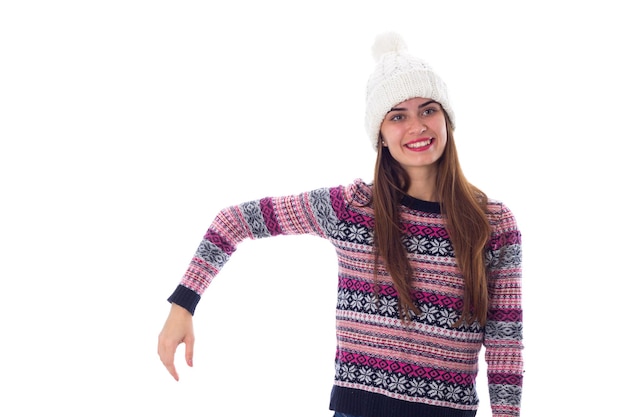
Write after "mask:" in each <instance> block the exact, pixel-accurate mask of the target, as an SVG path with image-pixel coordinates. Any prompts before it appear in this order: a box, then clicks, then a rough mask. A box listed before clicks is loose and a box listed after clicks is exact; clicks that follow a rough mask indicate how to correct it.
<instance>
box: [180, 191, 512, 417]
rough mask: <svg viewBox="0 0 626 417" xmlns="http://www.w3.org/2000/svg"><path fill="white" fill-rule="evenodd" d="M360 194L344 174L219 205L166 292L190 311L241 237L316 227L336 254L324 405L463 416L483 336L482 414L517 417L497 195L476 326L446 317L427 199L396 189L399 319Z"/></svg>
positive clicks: (506, 227)
mask: <svg viewBox="0 0 626 417" xmlns="http://www.w3.org/2000/svg"><path fill="white" fill-rule="evenodd" d="M371 195H372V189H371V185H370V184H365V183H364V182H363V181H361V180H356V181H354V182H353V183H352V184H350V185H349V186H345V187H344V186H339V187H333V188H322V189H318V190H314V191H311V192H305V193H302V194H299V195H294V196H286V197H272V198H264V199H260V200H257V201H250V202H247V203H243V204H240V205H237V206H233V207H229V208H226V209H224V210H222V211H221V212H220V213H219V214H218V215H217V217H216V218H215V220H214V221H213V222H212V224H211V226H210V227H209V229H208V231H207V233H206V235H205V236H204V239H203V240H202V242H201V243H200V245H199V247H198V250H197V252H196V254H195V256H194V257H193V259H192V261H191V263H190V265H189V268H188V270H187V271H186V273H185V275H184V277H183V278H182V281H181V283H180V285H179V286H178V287H177V288H176V290H175V291H174V293H173V294H172V295H171V296H170V298H169V301H170V302H174V303H176V304H179V305H182V306H183V307H185V308H187V309H188V310H189V311H191V312H192V313H193V312H194V311H195V308H196V304H197V303H198V301H199V300H200V297H201V295H202V293H203V292H204V291H205V290H206V289H207V287H208V286H209V284H210V283H211V281H212V280H213V278H214V277H215V276H216V275H217V274H218V272H219V271H220V270H221V268H222V267H223V266H224V264H225V263H226V262H227V261H229V259H230V258H231V257H232V256H233V254H234V252H235V250H236V248H237V245H238V244H239V243H240V242H241V241H243V240H244V239H247V238H252V239H257V238H265V237H271V236H277V235H299V234H309V235H314V236H319V237H320V238H323V239H326V240H327V241H329V242H330V243H331V244H332V245H333V246H334V247H335V249H336V253H337V257H338V278H337V279H338V281H337V282H338V292H337V306H336V317H337V323H336V332H337V350H336V358H335V371H336V373H335V382H334V386H333V390H332V394H331V400H330V408H331V409H333V410H335V411H338V412H343V413H347V414H352V415H358V416H362V417H380V416H383V415H393V416H394V417H414V416H417V415H419V416H423V417H470V416H474V415H475V413H476V410H477V408H478V397H477V392H476V387H475V383H476V375H477V373H478V359H479V352H480V350H481V349H482V346H483V345H484V346H485V349H486V350H485V359H486V362H487V378H488V385H489V393H490V398H491V407H492V411H493V416H497V417H505V416H506V417H512V416H518V415H519V408H520V398H521V391H522V372H523V371H522V355H521V352H522V310H521V237H520V233H519V231H518V229H517V226H516V222H515V218H514V217H513V215H512V213H511V212H510V211H509V209H508V208H507V207H506V206H505V205H504V204H502V203H499V202H496V201H491V200H490V201H489V203H488V213H487V215H488V218H489V221H490V223H491V225H492V236H491V240H490V242H489V244H488V248H487V251H486V262H487V265H488V268H489V283H488V285H489V295H490V306H489V312H488V321H487V323H486V325H485V326H484V327H482V326H480V325H479V324H478V323H471V324H464V325H461V326H460V327H454V326H453V324H454V323H455V322H456V320H457V319H458V317H459V316H460V314H461V311H462V309H463V285H464V281H463V277H462V275H461V273H460V271H459V269H458V266H457V263H456V260H455V257H454V250H453V248H452V244H451V241H450V238H449V236H448V233H447V231H446V228H445V224H444V220H443V217H442V215H441V212H440V207H439V204H437V203H431V202H425V201H421V200H416V199H413V198H411V197H408V196H407V197H405V199H404V200H403V203H402V206H401V213H400V216H401V221H402V227H403V235H404V236H403V237H404V238H403V242H404V245H405V247H406V249H407V252H408V256H409V260H410V262H411V265H412V266H413V268H414V270H415V271H417V272H416V273H415V278H414V283H413V295H414V297H415V299H416V300H417V303H418V305H419V307H420V309H421V311H422V314H421V315H419V316H416V315H414V316H413V317H412V321H411V323H410V324H409V325H406V324H405V323H403V322H402V320H401V319H400V316H399V312H398V296H397V292H396V290H395V288H394V286H393V283H392V281H391V278H390V277H389V275H388V273H387V272H386V270H385V269H384V267H383V266H382V265H380V266H379V268H380V271H379V275H378V282H374V280H373V276H374V274H373V273H374V252H373V241H372V236H373V225H374V222H373V210H372V208H371V207H370V205H369V202H370V201H371ZM276 261H277V262H280V259H277V260H276ZM311 262H315V259H312V260H311ZM303 268H306V265H303ZM259 272H260V273H262V272H261V271H259ZM304 305H306V304H304ZM297 345H298V344H294V348H297ZM305 356H306V355H305V354H303V357H305ZM233 369H235V370H236V372H240V373H241V380H242V383H243V381H246V382H245V383H246V384H249V383H250V378H251V377H250V375H246V374H245V373H246V372H247V371H248V369H249V366H248V365H246V366H241V367H238V366H233Z"/></svg>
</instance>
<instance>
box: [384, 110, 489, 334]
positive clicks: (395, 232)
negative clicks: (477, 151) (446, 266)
mask: <svg viewBox="0 0 626 417" xmlns="http://www.w3.org/2000/svg"><path fill="white" fill-rule="evenodd" d="M444 114H445V111H444ZM445 118H446V126H447V128H446V129H447V134H448V141H447V144H446V147H445V149H444V152H443V154H442V156H441V158H440V159H439V161H438V162H437V166H438V168H437V184H436V191H437V197H438V200H439V203H440V205H441V212H442V215H443V217H444V221H445V226H446V230H447V231H448V234H449V235H450V240H451V241H452V247H453V249H454V253H455V257H456V261H457V263H458V266H459V269H460V270H461V273H462V274H463V277H464V280H465V285H464V294H463V298H464V302H463V311H462V313H461V317H460V318H459V320H458V322H457V323H456V324H457V325H459V324H461V323H462V322H465V323H467V324H471V323H473V322H474V321H478V322H479V323H480V324H481V325H484V324H485V322H486V320H487V308H488V302H489V300H488V291H487V270H486V266H485V258H484V256H485V253H484V251H485V247H486V245H487V242H488V240H489V236H490V234H491V227H490V225H489V221H488V219H487V215H486V204H487V196H486V195H485V193H483V192H482V191H481V190H479V189H478V188H476V187H475V186H474V185H472V184H470V183H469V181H467V179H466V178H465V176H464V175H463V172H462V170H461V165H460V163H459V158H458V153H457V150H456V145H455V144H454V134H453V131H452V128H451V127H450V126H451V123H450V120H449V118H448V115H447V114H445ZM409 185H410V178H409V175H408V173H407V172H406V170H405V169H404V168H402V166H401V165H400V164H399V163H398V162H397V161H396V160H395V159H393V157H392V156H391V154H390V153H389V150H388V149H387V148H386V147H383V146H382V141H380V140H379V143H378V156H377V158H376V166H375V171H374V184H373V199H372V206H373V209H374V225H375V226H374V247H375V268H374V271H375V274H377V271H378V265H379V263H380V258H382V260H383V262H384V265H385V268H386V269H387V272H388V273H389V275H391V279H392V280H393V283H394V286H395V288H396V291H397V292H398V298H399V305H400V317H401V318H402V319H403V320H409V318H410V312H411V311H412V312H413V313H415V314H417V315H419V314H420V309H419V307H418V306H417V305H416V303H415V300H414V298H413V295H412V289H413V287H412V281H413V279H414V278H413V270H412V268H411V265H410V263H409V259H408V255H407V251H406V248H405V246H404V244H403V240H402V229H401V225H400V217H399V211H398V207H399V204H400V201H401V198H402V196H403V195H404V194H405V193H406V191H407V190H408V188H409Z"/></svg>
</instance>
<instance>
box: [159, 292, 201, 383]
mask: <svg viewBox="0 0 626 417" xmlns="http://www.w3.org/2000/svg"><path fill="white" fill-rule="evenodd" d="M181 343H184V344H185V361H186V362H187V365H189V366H193V343H194V335H193V319H192V315H191V313H190V312H189V311H187V310H186V309H185V308H183V307H181V306H179V305H177V304H174V303H172V307H171V309H170V314H169V316H168V317H167V320H166V321H165V324H164V325H163V330H161V333H160V334H159V346H158V352H159V357H160V358H161V362H163V365H165V368H167V370H168V371H169V373H170V374H171V375H172V376H173V377H174V379H175V380H177V381H178V372H176V367H175V366H174V355H175V353H176V348H178V345H180V344H181Z"/></svg>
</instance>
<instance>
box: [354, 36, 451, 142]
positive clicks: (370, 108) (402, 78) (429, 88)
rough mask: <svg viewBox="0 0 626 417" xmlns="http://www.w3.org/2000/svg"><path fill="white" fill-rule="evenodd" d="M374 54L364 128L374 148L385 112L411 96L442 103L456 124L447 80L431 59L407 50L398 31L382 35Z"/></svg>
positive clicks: (376, 41) (367, 93)
mask: <svg viewBox="0 0 626 417" xmlns="http://www.w3.org/2000/svg"><path fill="white" fill-rule="evenodd" d="M372 55H373V56H374V59H375V60H376V61H377V64H376V66H375V68H374V72H373V73H372V74H371V75H370V78H369V80H368V83H367V90H366V98H365V129H366V131H367V135H368V137H369V139H370V141H371V143H372V146H373V147H374V150H376V149H378V134H379V132H380V124H381V123H382V121H383V119H384V117H385V115H386V114H387V113H388V112H389V110H391V108H392V107H393V106H395V105H397V104H399V103H402V102H403V101H405V100H408V99H411V98H415V97H422V98H430V99H432V100H435V101H436V102H438V103H439V104H441V106H442V107H443V108H444V110H445V111H446V113H448V117H449V118H450V121H451V123H452V128H454V119H455V118H454V112H453V111H452V107H451V106H450V100H449V98H448V88H447V86H446V84H445V83H444V82H443V80H442V79H441V78H440V77H439V76H438V75H437V74H436V73H435V72H434V71H433V69H432V68H431V67H430V65H428V63H426V62H425V61H423V60H421V59H419V58H416V57H413V56H411V55H410V54H409V53H408V52H407V46H406V44H405V42H404V40H403V39H402V38H401V37H400V36H399V35H398V34H396V33H394V32H389V33H384V34H381V35H379V36H378V37H377V38H376V40H375V42H374V45H373V46H372Z"/></svg>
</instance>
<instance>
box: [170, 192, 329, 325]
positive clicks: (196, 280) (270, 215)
mask: <svg viewBox="0 0 626 417" xmlns="http://www.w3.org/2000/svg"><path fill="white" fill-rule="evenodd" d="M329 196H330V189H319V190H315V191H311V192H306V193H302V194H299V195H293V196H285V197H267V198H263V199H260V200H255V201H249V202H246V203H242V204H239V205H235V206H232V207H228V208H225V209H223V210H221V211H220V212H219V213H218V215H217V216H216V217H215V219H214V220H213V222H212V223H211V225H210V226H209V229H208V230H207V232H206V234H205V235H204V237H203V239H202V241H201V242H200V245H199V246H198V249H197V250H196V253H195V255H194V256H193V258H192V260H191V262H190V264H189V267H188V268H187V271H186V272H185V274H184V276H183V278H182V280H181V282H180V284H179V285H178V287H177V288H176V289H175V291H174V292H173V293H172V295H171V296H170V297H169V298H168V301H169V302H171V303H176V304H178V305H180V306H182V307H184V308H186V309H187V310H189V312H191V313H192V314H194V312H195V308H196V306H197V304H198V302H199V301H200V297H201V296H202V294H203V293H204V291H205V290H206V289H207V287H208V286H209V284H210V283H211V281H212V280H213V278H214V277H215V276H216V275H217V274H218V273H219V271H220V270H221V269H222V267H223V266H224V265H225V264H226V262H228V260H229V259H230V257H231V255H232V254H233V253H234V252H235V250H236V249H237V245H238V244H239V243H240V242H242V241H244V240H246V239H260V238H265V237H270V236H276V235H296V234H310V235H317V236H321V237H325V236H326V234H327V231H328V230H329V229H328V228H329V227H332V225H331V224H330V223H331V222H332V216H329V215H328V207H330V204H329V198H330V197H329Z"/></svg>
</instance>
